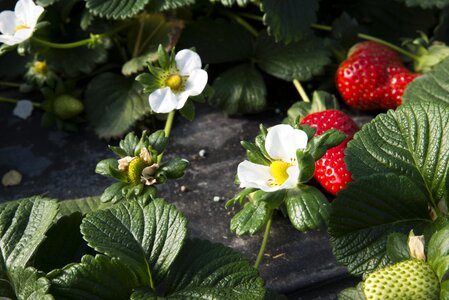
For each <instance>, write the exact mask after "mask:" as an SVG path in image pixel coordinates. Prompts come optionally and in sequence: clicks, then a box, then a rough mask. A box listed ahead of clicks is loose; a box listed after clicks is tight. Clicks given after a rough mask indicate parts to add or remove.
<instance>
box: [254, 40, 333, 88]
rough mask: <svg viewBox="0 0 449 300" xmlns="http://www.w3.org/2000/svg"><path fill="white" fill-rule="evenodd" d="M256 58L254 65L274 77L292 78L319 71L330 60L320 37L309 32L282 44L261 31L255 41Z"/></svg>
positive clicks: (309, 76)
mask: <svg viewBox="0 0 449 300" xmlns="http://www.w3.org/2000/svg"><path fill="white" fill-rule="evenodd" d="M255 48H256V50H255V52H256V54H255V55H256V58H255V59H256V62H257V64H258V66H259V67H260V68H261V69H262V70H264V71H265V72H267V73H268V74H270V75H273V76H274V77H277V78H280V79H283V80H287V81H292V80H293V79H298V80H300V81H307V80H310V79H312V77H313V76H315V75H318V74H321V73H322V71H323V69H324V67H325V66H326V65H327V64H329V63H330V59H329V56H330V52H329V50H327V49H326V48H325V47H324V45H323V42H322V40H321V39H319V38H317V37H314V36H309V37H307V38H305V39H303V40H301V41H299V42H294V43H290V44H288V45H284V44H282V43H276V42H275V40H274V39H273V38H271V37H269V36H268V35H267V34H266V33H265V32H262V33H260V34H259V36H258V38H257V41H256V46H255Z"/></svg>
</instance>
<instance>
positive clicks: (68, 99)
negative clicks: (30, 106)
mask: <svg viewBox="0 0 449 300" xmlns="http://www.w3.org/2000/svg"><path fill="white" fill-rule="evenodd" d="M83 110H84V105H83V102H81V101H80V100H78V99H76V98H73V97H72V96H69V95H61V96H58V97H57V98H56V99H55V101H54V102H53V112H54V113H55V115H56V116H58V118H60V119H62V120H68V119H71V118H73V117H76V116H77V115H79V114H80V113H81V112H82V111H83Z"/></svg>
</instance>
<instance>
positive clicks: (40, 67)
mask: <svg viewBox="0 0 449 300" xmlns="http://www.w3.org/2000/svg"><path fill="white" fill-rule="evenodd" d="M34 71H35V72H36V73H37V74H44V73H45V72H47V64H46V63H45V62H43V61H36V62H35V63H34Z"/></svg>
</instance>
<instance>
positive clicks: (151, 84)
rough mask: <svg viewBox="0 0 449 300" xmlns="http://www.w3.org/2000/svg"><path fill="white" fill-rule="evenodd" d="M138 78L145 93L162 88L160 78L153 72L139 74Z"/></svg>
mask: <svg viewBox="0 0 449 300" xmlns="http://www.w3.org/2000/svg"><path fill="white" fill-rule="evenodd" d="M136 80H137V81H138V82H140V84H142V85H143V88H144V92H145V93H151V92H153V91H155V90H157V89H159V88H160V85H159V79H158V78H157V77H156V76H155V75H154V74H152V73H142V74H139V75H137V76H136Z"/></svg>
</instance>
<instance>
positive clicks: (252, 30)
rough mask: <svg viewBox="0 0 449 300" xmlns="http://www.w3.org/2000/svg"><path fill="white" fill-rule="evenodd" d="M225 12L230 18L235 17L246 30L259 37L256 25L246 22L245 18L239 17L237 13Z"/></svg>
mask: <svg viewBox="0 0 449 300" xmlns="http://www.w3.org/2000/svg"><path fill="white" fill-rule="evenodd" d="M223 14H225V15H226V16H228V17H229V18H231V19H233V20H234V21H235V22H236V23H237V24H240V25H242V27H243V28H245V29H246V30H248V32H249V33H251V34H252V35H253V36H255V37H257V35H258V33H257V30H256V29H254V27H253V26H251V24H249V23H248V22H246V21H245V20H244V19H242V18H241V17H239V16H238V15H236V14H235V13H233V12H230V11H224V12H223Z"/></svg>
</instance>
